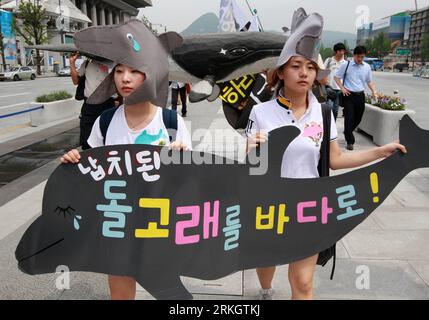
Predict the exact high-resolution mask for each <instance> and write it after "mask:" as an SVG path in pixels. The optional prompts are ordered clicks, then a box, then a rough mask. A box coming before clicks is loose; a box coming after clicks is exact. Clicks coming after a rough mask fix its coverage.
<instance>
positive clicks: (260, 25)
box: [245, 0, 264, 31]
mask: <svg viewBox="0 0 429 320" xmlns="http://www.w3.org/2000/svg"><path fill="white" fill-rule="evenodd" d="M245 1H246V4H247V6H248V7H249V10H250V13H251V14H252V16H256V19H258V23H259V27H260V28H261V31H264V28H263V27H262V23H261V19H259V16H258V14H257V11H256V9H255V11H253V9H252V7H251V6H250V4H249V1H248V0H245Z"/></svg>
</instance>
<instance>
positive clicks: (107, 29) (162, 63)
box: [74, 19, 183, 107]
mask: <svg viewBox="0 0 429 320" xmlns="http://www.w3.org/2000/svg"><path fill="white" fill-rule="evenodd" d="M182 42H183V39H182V37H181V36H180V35H179V34H177V33H176V32H167V33H164V34H161V35H160V36H156V35H155V34H154V33H153V32H152V31H151V30H150V29H149V28H148V27H147V26H146V25H145V24H144V23H143V22H142V21H140V20H137V19H132V20H130V21H128V22H126V23H123V24H120V25H114V26H97V27H90V28H87V29H84V30H82V31H79V32H77V33H76V34H75V35H74V43H75V45H76V47H77V49H78V50H82V51H84V52H88V53H90V54H94V55H95V56H97V57H101V58H104V59H106V60H107V61H110V62H113V65H115V66H116V65H118V64H124V65H126V66H128V67H130V68H133V69H136V70H138V71H140V72H143V73H145V74H146V80H145V81H144V83H143V84H142V85H141V86H140V87H139V88H138V89H137V90H136V91H135V92H133V93H132V94H131V95H130V96H129V97H127V98H126V101H127V103H129V104H136V103H139V102H143V101H151V102H152V103H154V104H156V105H158V106H161V107H165V106H166V104H167V95H168V74H169V64H168V55H169V53H170V52H171V51H172V50H173V49H175V48H177V47H179V46H180V45H181V44H182ZM116 92H117V89H116V85H115V81H114V71H112V72H111V73H110V75H109V76H108V77H107V78H106V79H105V80H104V81H103V82H102V83H101V84H100V86H99V87H98V88H97V89H96V90H95V92H94V93H93V94H92V95H91V96H90V97H88V100H87V102H88V103H90V104H99V103H103V102H104V101H106V100H107V99H108V98H109V97H111V96H112V95H113V94H115V93H116Z"/></svg>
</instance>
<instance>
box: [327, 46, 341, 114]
mask: <svg viewBox="0 0 429 320" xmlns="http://www.w3.org/2000/svg"><path fill="white" fill-rule="evenodd" d="M334 51H335V55H334V56H333V57H330V58H328V59H326V60H325V69H327V70H331V73H330V74H329V82H328V85H329V86H330V87H331V89H332V92H333V96H332V99H329V102H330V103H331V104H332V111H333V113H334V118H335V121H336V120H337V118H338V110H339V107H340V104H341V101H340V100H341V88H340V87H339V86H338V84H337V83H336V82H335V79H334V76H335V73H336V72H337V70H338V69H339V68H340V66H341V65H342V64H343V63H344V61H345V59H344V56H345V54H346V46H345V45H344V44H343V43H337V44H336V45H335V46H334Z"/></svg>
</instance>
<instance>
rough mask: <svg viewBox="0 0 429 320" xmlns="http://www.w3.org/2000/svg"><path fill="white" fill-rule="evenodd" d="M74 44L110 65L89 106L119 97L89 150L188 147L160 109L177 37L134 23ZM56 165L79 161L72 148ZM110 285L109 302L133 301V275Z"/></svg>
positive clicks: (178, 125) (96, 30)
mask: <svg viewBox="0 0 429 320" xmlns="http://www.w3.org/2000/svg"><path fill="white" fill-rule="evenodd" d="M74 42H75V45H76V47H77V48H78V49H80V50H82V51H84V52H86V53H89V54H92V55H94V56H97V57H99V58H104V59H106V60H108V61H110V62H113V65H115V67H114V69H113V71H112V72H111V74H110V75H109V76H108V77H107V78H106V79H105V80H104V81H103V82H102V83H101V84H100V86H99V87H98V88H97V89H96V90H95V92H94V93H93V95H92V96H90V97H89V98H88V101H89V103H94V104H97V103H99V102H100V101H105V100H106V99H107V98H108V97H110V96H112V95H113V94H114V93H119V94H120V95H121V96H122V97H124V104H123V105H121V106H119V107H118V108H114V109H110V110H107V111H105V112H104V113H103V114H102V115H101V116H100V117H99V118H98V119H97V120H96V121H95V124H94V126H93V127H92V132H91V135H90V137H89V139H88V144H89V145H90V146H91V147H92V148H96V147H101V146H105V145H120V144H148V145H166V146H169V147H170V148H172V149H176V150H180V149H190V148H191V147H192V145H191V144H192V141H191V137H190V135H189V133H188V131H187V129H186V126H185V123H184V121H183V119H182V118H181V117H180V116H178V115H177V114H176V112H175V111H171V110H168V109H163V108H162V107H165V105H166V103H167V93H168V55H169V53H170V51H171V50H173V49H174V48H177V47H178V46H180V45H181V43H182V38H181V37H180V36H179V35H178V34H177V33H175V32H168V33H164V34H162V35H160V36H159V37H157V36H156V35H155V34H153V33H152V32H151V31H150V30H149V29H148V28H147V27H146V25H145V24H144V23H143V22H142V21H140V20H136V19H133V20H130V21H128V22H126V23H124V24H121V25H115V26H101V27H91V28H87V29H85V30H82V31H80V32H77V33H76V34H75V36H74ZM170 129H171V130H174V131H176V132H175V133H174V132H171V130H170ZM61 161H62V162H63V163H74V164H76V163H79V161H80V154H79V152H78V151H77V150H71V151H70V152H68V153H67V154H65V155H64V156H63V157H62V158H61ZM114 254H115V253H114V252H112V255H114ZM118 263H122V262H121V261H118ZM109 287H110V292H111V297H112V299H114V300H126V299H127V300H128V299H134V298H135V294H136V281H135V280H134V278H132V277H125V276H121V275H109Z"/></svg>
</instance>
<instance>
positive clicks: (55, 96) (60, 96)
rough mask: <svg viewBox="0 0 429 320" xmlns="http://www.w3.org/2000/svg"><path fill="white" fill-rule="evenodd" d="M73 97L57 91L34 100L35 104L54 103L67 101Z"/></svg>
mask: <svg viewBox="0 0 429 320" xmlns="http://www.w3.org/2000/svg"><path fill="white" fill-rule="evenodd" d="M71 97H73V96H72V95H71V94H70V93H68V92H67V91H57V92H52V93H49V94H44V95H42V96H39V97H37V98H36V102H54V101H61V100H67V99H70V98H71Z"/></svg>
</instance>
